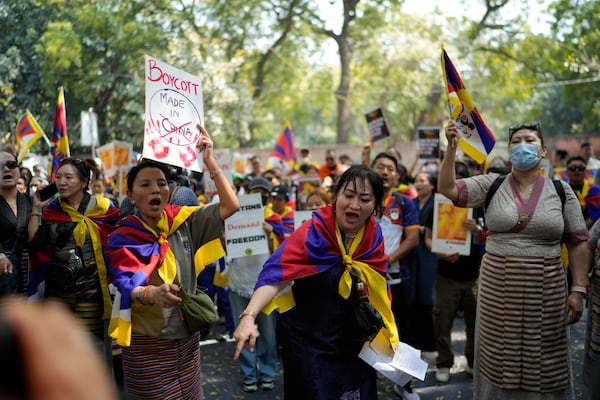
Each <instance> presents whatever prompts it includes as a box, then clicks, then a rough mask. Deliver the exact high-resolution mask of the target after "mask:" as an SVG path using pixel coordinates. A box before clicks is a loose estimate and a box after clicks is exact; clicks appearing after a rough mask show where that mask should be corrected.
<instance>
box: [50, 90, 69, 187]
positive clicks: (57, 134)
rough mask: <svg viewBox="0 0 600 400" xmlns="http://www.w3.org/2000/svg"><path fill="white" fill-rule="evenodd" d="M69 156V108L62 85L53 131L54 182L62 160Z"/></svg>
mask: <svg viewBox="0 0 600 400" xmlns="http://www.w3.org/2000/svg"><path fill="white" fill-rule="evenodd" d="M69 156H70V153H69V139H68V137H67V109H66V107H65V92H64V90H63V88H62V86H61V87H60V88H59V89H58V99H57V100H56V113H55V114H54V130H53V131H52V171H51V173H50V182H54V180H55V179H56V171H57V170H58V166H59V164H60V162H61V160H62V159H64V158H68V157H69Z"/></svg>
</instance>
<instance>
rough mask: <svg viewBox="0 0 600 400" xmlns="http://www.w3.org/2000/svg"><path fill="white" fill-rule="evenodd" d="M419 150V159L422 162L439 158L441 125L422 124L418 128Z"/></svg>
mask: <svg viewBox="0 0 600 400" xmlns="http://www.w3.org/2000/svg"><path fill="white" fill-rule="evenodd" d="M417 150H419V161H421V162H425V161H432V160H439V158H440V127H439V126H420V127H418V128H417Z"/></svg>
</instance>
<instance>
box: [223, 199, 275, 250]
mask: <svg viewBox="0 0 600 400" xmlns="http://www.w3.org/2000/svg"><path fill="white" fill-rule="evenodd" d="M239 201H240V209H239V210H238V211H237V212H236V213H235V214H233V215H232V216H231V217H229V218H227V219H226V220H225V245H226V247H227V257H228V258H230V259H231V258H239V257H243V256H252V255H257V254H269V243H268V242H267V235H266V234H265V230H264V229H263V222H264V220H265V215H264V211H263V210H264V209H263V205H262V200H261V197H260V193H252V194H247V195H243V196H240V197H239Z"/></svg>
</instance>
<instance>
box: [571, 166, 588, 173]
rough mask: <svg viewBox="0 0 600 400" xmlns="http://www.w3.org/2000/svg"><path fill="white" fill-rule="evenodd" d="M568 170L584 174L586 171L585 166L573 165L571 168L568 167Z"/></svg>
mask: <svg viewBox="0 0 600 400" xmlns="http://www.w3.org/2000/svg"><path fill="white" fill-rule="evenodd" d="M567 169H568V170H569V171H572V172H575V171H579V172H583V171H585V166H583V165H572V166H570V167H567Z"/></svg>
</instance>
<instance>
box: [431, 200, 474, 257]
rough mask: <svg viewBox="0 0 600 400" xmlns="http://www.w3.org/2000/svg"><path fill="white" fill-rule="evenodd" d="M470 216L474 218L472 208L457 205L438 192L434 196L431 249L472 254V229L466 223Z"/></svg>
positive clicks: (435, 251) (439, 251)
mask: <svg viewBox="0 0 600 400" xmlns="http://www.w3.org/2000/svg"><path fill="white" fill-rule="evenodd" d="M469 218H473V209H472V208H461V207H456V206H455V205H454V204H452V201H451V200H450V199H448V198H447V197H446V196H444V195H442V194H440V193H436V194H435V195H434V197H433V232H432V239H433V240H432V243H431V251H432V252H434V253H458V254H460V255H463V256H468V255H469V254H471V231H469V230H468V229H467V228H465V225H464V223H465V220H466V219H469Z"/></svg>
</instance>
